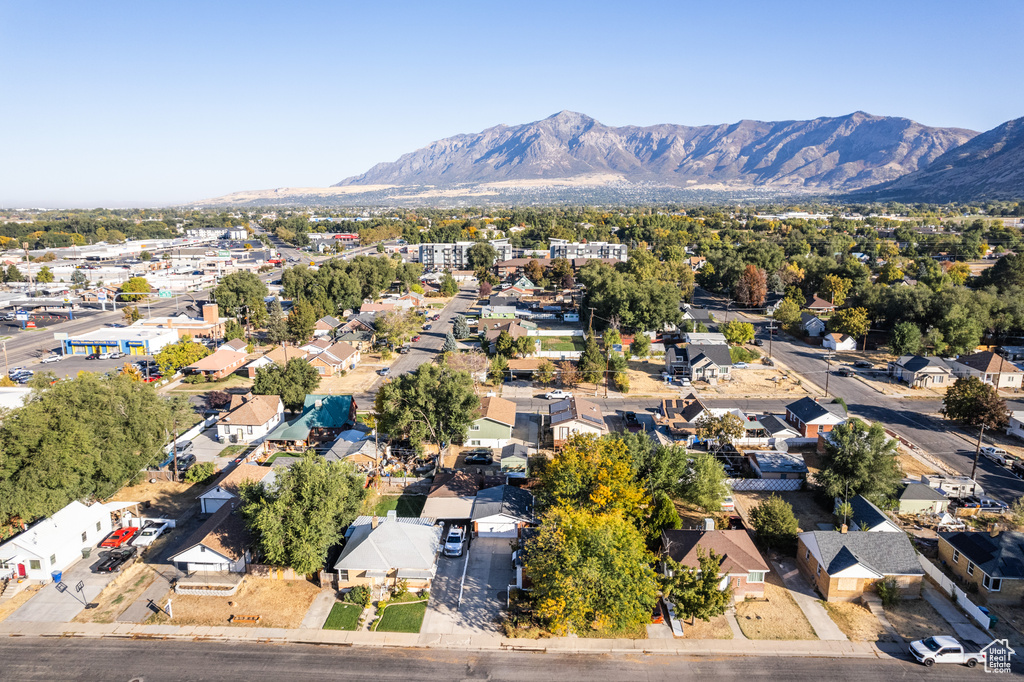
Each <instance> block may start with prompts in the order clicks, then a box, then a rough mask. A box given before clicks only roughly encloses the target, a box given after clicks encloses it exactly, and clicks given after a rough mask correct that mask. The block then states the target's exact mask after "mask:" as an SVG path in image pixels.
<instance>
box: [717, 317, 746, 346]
mask: <svg viewBox="0 0 1024 682" xmlns="http://www.w3.org/2000/svg"><path fill="white" fill-rule="evenodd" d="M718 331H720V332H721V333H722V335H723V336H724V337H725V340H726V341H728V342H729V343H735V344H740V343H749V342H750V341H753V340H754V325H752V324H750V323H749V322H740V321H739V320H733V321H732V322H726V323H724V324H720V325H718Z"/></svg>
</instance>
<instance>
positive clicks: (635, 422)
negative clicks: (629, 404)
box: [622, 411, 644, 431]
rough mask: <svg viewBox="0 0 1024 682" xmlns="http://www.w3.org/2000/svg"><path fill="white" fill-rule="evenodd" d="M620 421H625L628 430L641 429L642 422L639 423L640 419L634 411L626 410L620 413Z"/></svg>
mask: <svg viewBox="0 0 1024 682" xmlns="http://www.w3.org/2000/svg"><path fill="white" fill-rule="evenodd" d="M622 421H624V422H626V428H627V429H628V430H630V431H642V430H643V428H644V427H643V424H641V423H640V419H639V418H638V417H637V416H636V412H632V411H630V412H626V413H624V414H623V415H622Z"/></svg>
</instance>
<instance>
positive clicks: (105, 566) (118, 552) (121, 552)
mask: <svg viewBox="0 0 1024 682" xmlns="http://www.w3.org/2000/svg"><path fill="white" fill-rule="evenodd" d="M138 553H139V548H138V547H119V548H117V549H112V550H110V551H109V552H107V558H106V559H104V560H103V561H101V562H100V565H99V566H97V567H96V572H97V573H114V572H115V571H120V570H121V569H122V568H124V567H125V566H127V565H128V564H129V563H130V562H131V560H132V559H134V558H135V555H136V554H138Z"/></svg>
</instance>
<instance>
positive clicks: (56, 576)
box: [50, 571, 64, 583]
mask: <svg viewBox="0 0 1024 682" xmlns="http://www.w3.org/2000/svg"><path fill="white" fill-rule="evenodd" d="M62 575H64V572H63V571H50V577H52V578H53V582H55V583H59V582H60V578H61V576H62Z"/></svg>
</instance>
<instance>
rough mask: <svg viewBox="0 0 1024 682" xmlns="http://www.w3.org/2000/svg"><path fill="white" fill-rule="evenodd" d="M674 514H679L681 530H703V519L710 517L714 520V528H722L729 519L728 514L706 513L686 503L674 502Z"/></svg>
mask: <svg viewBox="0 0 1024 682" xmlns="http://www.w3.org/2000/svg"><path fill="white" fill-rule="evenodd" d="M674 504H675V505H676V512H677V513H678V514H679V520H680V521H682V522H683V526H682V527H683V528H684V529H686V528H703V526H704V519H706V518H708V517H711V518H713V519H715V522H716V526H717V527H719V528H722V527H724V524H725V521H726V520H727V519H728V518H729V514H726V513H723V512H713V513H708V512H706V511H704V510H702V509H700V508H699V507H695V506H693V505H691V504H689V503H687V502H682V501H680V500H676V501H675V503H674Z"/></svg>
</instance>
